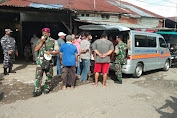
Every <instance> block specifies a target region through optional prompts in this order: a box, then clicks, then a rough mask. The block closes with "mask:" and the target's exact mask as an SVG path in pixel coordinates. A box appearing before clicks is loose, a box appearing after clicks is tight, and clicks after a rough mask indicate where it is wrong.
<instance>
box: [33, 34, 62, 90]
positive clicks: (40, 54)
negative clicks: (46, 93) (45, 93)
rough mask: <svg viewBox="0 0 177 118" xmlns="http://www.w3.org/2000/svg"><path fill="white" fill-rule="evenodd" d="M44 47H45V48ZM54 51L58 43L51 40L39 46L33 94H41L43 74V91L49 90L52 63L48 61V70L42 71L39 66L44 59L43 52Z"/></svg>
mask: <svg viewBox="0 0 177 118" xmlns="http://www.w3.org/2000/svg"><path fill="white" fill-rule="evenodd" d="M40 42H41V40H38V42H37V44H36V45H39V43H40ZM45 45H46V46H45ZM54 50H59V48H58V43H57V42H56V41H55V40H54V39H52V38H50V37H49V38H48V39H47V40H46V41H45V43H44V44H43V45H42V46H41V48H40V50H39V52H38V57H37V67H36V85H35V90H34V92H36V93H39V92H41V84H42V78H43V73H44V72H45V73H46V76H47V78H46V80H45V85H44V89H48V90H50V89H51V87H52V85H51V81H52V77H53V61H52V60H50V68H49V70H42V68H41V65H42V62H43V59H44V52H45V51H54Z"/></svg>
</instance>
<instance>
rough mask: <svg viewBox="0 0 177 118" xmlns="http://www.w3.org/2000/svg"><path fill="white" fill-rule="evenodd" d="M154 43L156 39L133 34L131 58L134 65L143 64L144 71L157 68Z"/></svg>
mask: <svg viewBox="0 0 177 118" xmlns="http://www.w3.org/2000/svg"><path fill="white" fill-rule="evenodd" d="M156 42H157V39H156V37H153V36H147V35H146V34H144V35H143V34H141V35H139V34H135V50H134V53H133V56H132V58H133V61H134V62H135V63H138V62H143V63H144V71H149V70H153V69H156V68H157V66H158V57H156V55H157V45H156Z"/></svg>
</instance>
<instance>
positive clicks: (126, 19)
mask: <svg viewBox="0 0 177 118" xmlns="http://www.w3.org/2000/svg"><path fill="white" fill-rule="evenodd" d="M119 22H121V23H128V24H137V23H138V19H137V18H130V17H126V16H121V17H120V20H119Z"/></svg>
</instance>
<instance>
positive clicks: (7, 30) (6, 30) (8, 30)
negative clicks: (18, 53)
mask: <svg viewBox="0 0 177 118" xmlns="http://www.w3.org/2000/svg"><path fill="white" fill-rule="evenodd" d="M5 32H13V31H12V30H11V29H5Z"/></svg>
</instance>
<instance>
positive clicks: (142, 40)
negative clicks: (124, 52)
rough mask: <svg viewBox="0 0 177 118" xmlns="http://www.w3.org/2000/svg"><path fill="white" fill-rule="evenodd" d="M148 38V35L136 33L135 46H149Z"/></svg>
mask: <svg viewBox="0 0 177 118" xmlns="http://www.w3.org/2000/svg"><path fill="white" fill-rule="evenodd" d="M147 46H148V40H147V36H143V35H135V47H147Z"/></svg>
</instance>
